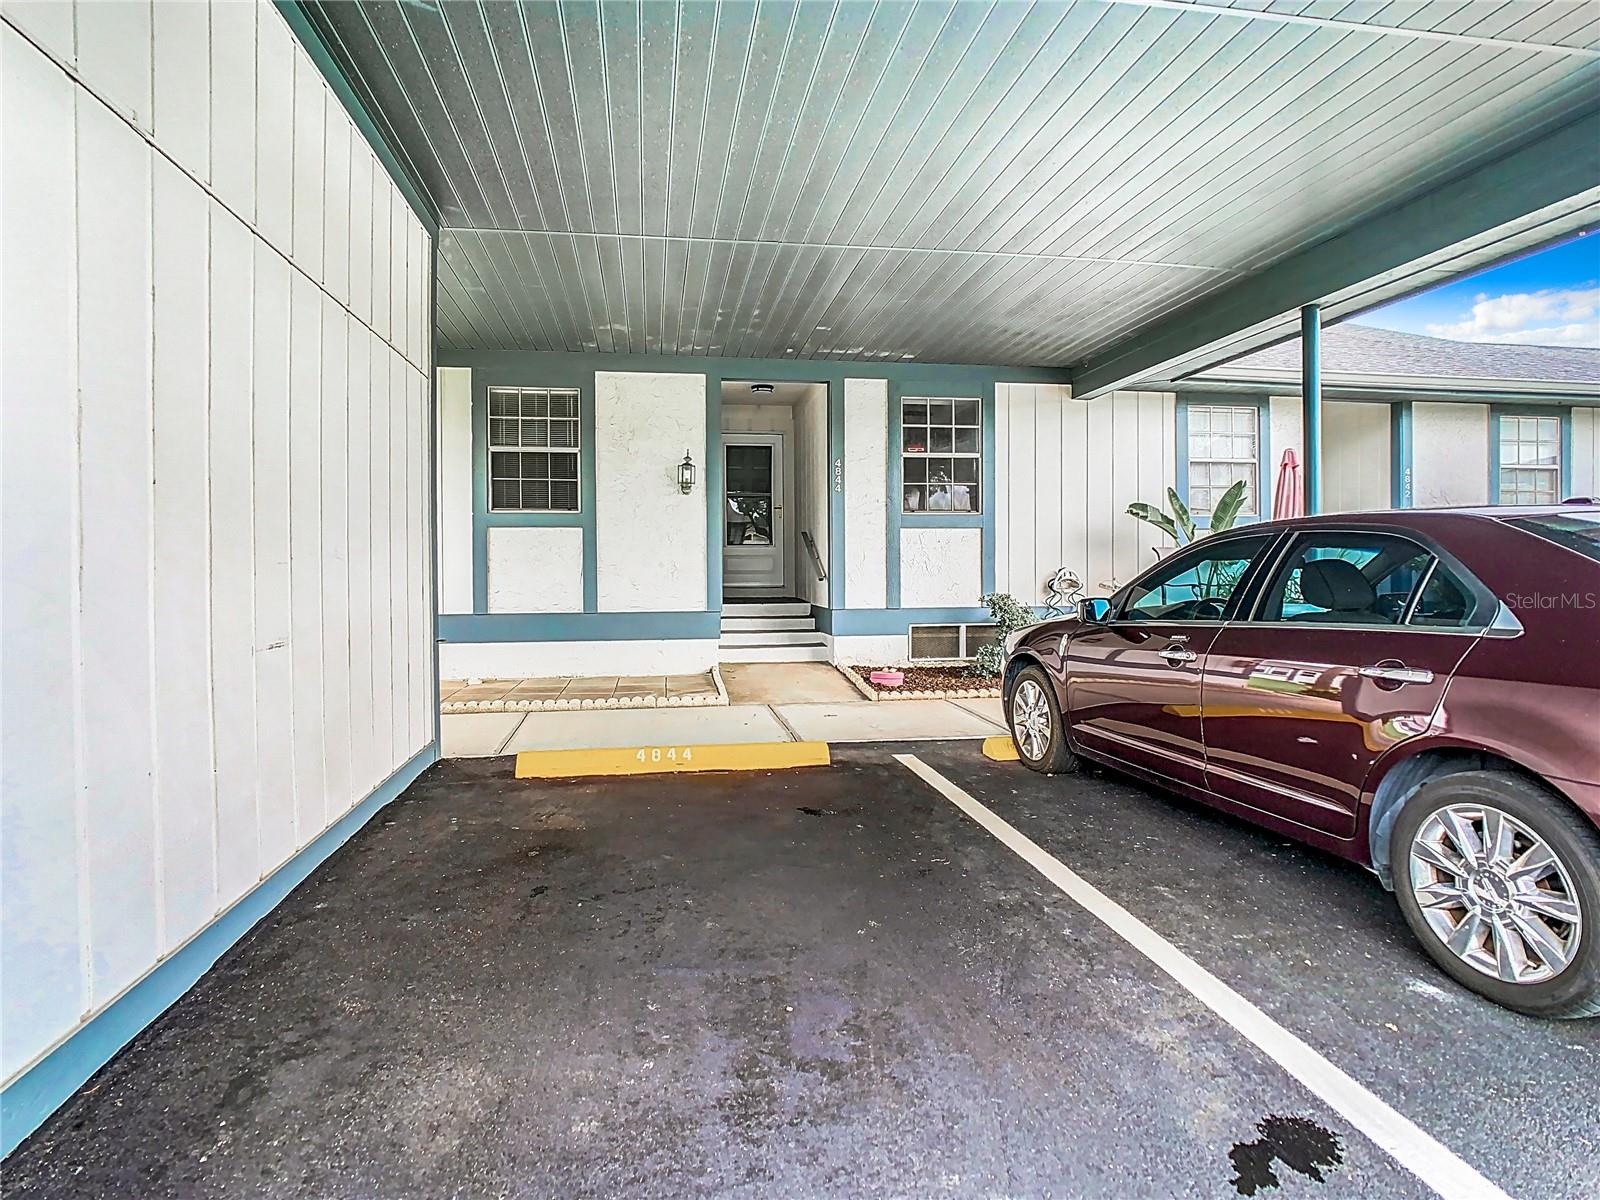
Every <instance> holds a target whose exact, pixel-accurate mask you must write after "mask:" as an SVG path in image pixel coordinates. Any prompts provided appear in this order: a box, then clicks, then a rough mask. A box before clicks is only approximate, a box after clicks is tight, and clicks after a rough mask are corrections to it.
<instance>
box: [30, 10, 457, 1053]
mask: <svg viewBox="0 0 1600 1200" xmlns="http://www.w3.org/2000/svg"><path fill="white" fill-rule="evenodd" d="M5 14H6V19H7V21H11V20H17V21H19V22H21V23H23V24H24V25H25V26H26V27H27V28H28V29H29V30H30V33H32V34H34V35H35V36H38V37H39V38H40V39H41V40H42V43H43V44H44V45H45V47H46V48H47V49H48V51H49V52H50V53H51V54H53V55H54V56H56V57H57V58H58V59H59V60H60V62H62V63H64V64H66V65H67V66H68V67H69V68H71V70H72V71H73V72H75V74H68V73H66V72H64V71H63V70H62V69H61V68H60V67H59V66H57V65H56V64H55V63H53V62H51V61H49V60H48V59H47V58H46V56H45V54H44V53H41V51H40V50H39V49H38V48H37V47H36V46H35V45H33V44H30V43H29V42H28V41H27V40H26V39H24V38H23V37H22V36H21V35H20V34H18V33H17V32H16V30H15V29H13V28H12V27H11V25H9V24H7V23H5V22H0V88H3V103H4V110H5V137H4V139H3V145H0V154H3V161H0V168H3V169H0V179H3V181H4V188H3V192H0V205H3V208H0V236H3V239H4V240H3V245H0V257H3V260H4V262H5V270H4V277H3V288H4V296H3V303H0V311H3V314H4V325H3V328H0V342H3V344H4V347H5V353H4V356H3V357H4V365H3V370H4V379H3V383H4V386H3V390H0V397H3V399H0V447H3V454H4V466H3V470H0V489H3V491H0V547H3V559H0V576H3V588H4V596H5V604H4V612H3V620H0V713H3V719H0V824H3V832H0V842H3V847H4V864H3V869H0V888H3V900H0V904H3V909H4V921H3V923H0V1005H3V1008H4V1013H5V1019H4V1022H3V1025H0V1075H3V1076H4V1077H5V1079H6V1080H7V1081H8V1082H9V1081H10V1080H11V1079H14V1078H15V1077H16V1075H17V1074H18V1073H19V1072H20V1071H23V1070H25V1069H26V1068H27V1067H28V1066H29V1065H30V1064H31V1063H33V1062H34V1061H36V1060H37V1059H38V1057H39V1056H40V1055H41V1054H43V1053H44V1052H46V1051H47V1050H49V1049H50V1048H51V1047H52V1046H53V1045H55V1044H56V1043H58V1042H59V1041H60V1040H61V1039H63V1038H65V1037H67V1036H69V1035H71V1034H72V1033H73V1032H74V1031H75V1030H76V1029H78V1028H79V1027H80V1026H82V1025H83V1024H84V1023H85V1022H86V1021H88V1020H89V1019H91V1018H93V1017H94V1016H96V1015H97V1014H98V1013H100V1012H101V1011H102V1010H104V1009H105V1007H106V1006H107V1005H108V1004H109V1003H110V1002H112V1001H113V1000H115V999H116V998H117V997H118V996H119V995H120V994H121V993H122V992H123V991H124V990H125V989H127V988H128V987H130V986H131V985H133V984H134V983H136V982H138V980H139V979H141V978H142V977H143V976H145V975H146V974H147V973H148V972H149V971H150V969H151V968H152V967H154V966H155V965H156V964H157V963H158V962H159V961H161V960H162V958H163V957H164V956H166V955H169V954H171V953H173V952H174V951H176V950H178V949H179V948H181V947H182V946H184V945H185V943H187V942H188V941H189V940H190V939H191V938H192V937H193V936H194V935H195V934H196V933H197V932H198V931H199V930H201V929H202V928H204V927H205V926H206V925H208V924H209V923H210V922H212V921H213V920H214V919H215V918H216V917H217V916H218V915H219V914H220V913H222V912H223V911H224V910H226V909H227V908H229V907H230V906H231V905H233V904H234V903H235V902H236V901H237V900H239V899H240V897H241V896H243V895H245V894H246V893H248V892H249V891H251V890H252V889H253V888H255V887H256V885H257V884H258V883H259V882H260V881H261V880H262V879H263V878H264V877H266V876H267V875H269V874H271V873H272V872H273V871H274V870H276V869H277V868H278V867H279V866H281V865H282V864H283V863H284V861H285V860H286V859H288V858H290V857H292V856H293V855H294V854H295V853H296V852H297V851H298V850H300V849H301V848H302V847H304V846H305V845H307V843H309V842H311V841H312V840H313V839H315V838H316V837H318V836H319V835H320V834H321V833H322V832H323V831H324V830H325V829H326V828H327V827H328V826H329V825H330V824H332V823H333V822H334V821H336V820H337V819H338V818H340V817H341V816H343V815H344V814H345V813H346V812H348V811H349V810H350V809H351V808H352V807H353V806H354V805H356V804H357V803H359V802H360V801H361V800H362V799H364V798H365V797H366V796H367V795H369V794H370V793H371V792H372V790H373V789H374V788H375V787H377V786H378V785H379V784H380V783H381V782H383V780H384V779H385V778H386V777H388V776H389V775H390V774H391V773H392V772H393V771H394V770H395V769H396V768H397V767H398V766H400V765H401V764H403V763H404V762H405V761H406V760H408V759H410V758H411V757H413V756H414V755H415V754H416V753H417V752H418V751H419V750H421V749H423V748H424V747H425V746H427V745H428V744H429V743H430V742H431V741H432V738H433V725H434V711H435V708H436V701H437V697H436V693H435V689H434V686H433V651H432V625H431V614H432V612H433V596H432V594H431V570H430V564H431V558H432V555H431V548H430V545H429V533H428V529H429V525H430V523H431V522H430V514H429V511H428V506H429V485H430V472H431V469H432V468H431V464H430V463H429V459H428V453H429V451H428V440H427V438H428V425H429V419H428V418H429V413H428V409H427V384H428V378H429V368H430V363H429V361H428V354H429V338H428V337H427V336H426V329H427V321H428V310H429V303H428V301H429V295H430V281H429V278H428V274H429V269H430V266H429V259H430V255H431V250H430V246H429V240H428V236H427V234H426V232H425V231H424V230H423V228H422V226H421V225H420V224H419V223H418V222H417V221H416V219H415V217H413V216H412V214H411V213H410V210H409V209H408V208H406V207H405V205H404V203H403V202H402V201H401V200H400V199H399V194H398V192H397V191H396V190H395V188H394V186H393V185H392V183H391V182H390V180H389V177H388V176H387V174H385V172H384V171H383V169H382V168H381V167H379V166H378V165H377V163H376V161H375V159H374V157H373V154H372V151H371V150H370V148H369V147H368V145H367V143H366V141H365V140H364V138H363V137H362V135H361V134H360V133H359V132H358V131H357V130H356V129H355V128H354V126H353V124H352V123H351V122H350V121H349V119H348V118H347V117H346V116H345V112H344V109H343V107H342V106H341V105H340V104H339V103H338V101H337V100H336V99H335V98H334V97H333V96H332V95H331V94H330V93H329V91H328V89H327V87H326V86H325V85H324V84H323V82H322V79H321V76H320V75H319V74H318V73H317V71H316V70H315V68H314V66H313V65H312V63H311V61H310V59H309V58H308V57H307V55H306V54H305V52H304V51H303V50H302V49H301V48H300V46H299V44H298V43H297V42H296V41H295V40H294V37H293V35H292V34H291V33H290V31H289V28H288V26H287V25H286V24H285V23H284V20H283V18H282V16H281V15H280V14H279V13H278V11H277V9H276V8H275V7H274V6H273V5H271V4H266V3H262V4H259V5H249V4H223V5H217V6H214V7H207V6H203V5H189V6H179V5H156V6H154V8H153V9H152V7H151V6H150V5H135V4H123V5H117V4H94V3H80V4H78V5H76V6H75V7H74V6H69V5H65V4H63V5H57V6H42V5H23V6H17V5H7V6H6V8H5ZM107 105H109V106H110V107H109V108H108V107H107ZM152 141H153V143H154V144H153V145H152ZM352 179H354V180H356V181H358V183H357V186H358V188H359V198H358V201H357V202H352V201H351V200H350V197H349V195H348V194H347V193H348V188H347V186H346V185H347V181H349V180H352ZM80 181H81V183H82V186H80Z"/></svg>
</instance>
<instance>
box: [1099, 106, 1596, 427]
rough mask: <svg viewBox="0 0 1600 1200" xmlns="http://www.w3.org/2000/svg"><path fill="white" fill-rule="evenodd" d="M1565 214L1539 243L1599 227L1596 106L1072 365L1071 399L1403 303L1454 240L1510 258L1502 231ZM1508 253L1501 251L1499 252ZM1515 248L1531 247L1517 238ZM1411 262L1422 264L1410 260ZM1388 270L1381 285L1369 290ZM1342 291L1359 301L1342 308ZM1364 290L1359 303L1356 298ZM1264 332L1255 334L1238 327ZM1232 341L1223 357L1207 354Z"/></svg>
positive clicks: (1491, 257)
mask: <svg viewBox="0 0 1600 1200" xmlns="http://www.w3.org/2000/svg"><path fill="white" fill-rule="evenodd" d="M1558 206H1565V210H1564V211H1563V212H1561V213H1558V214H1556V216H1555V217H1554V218H1553V219H1552V220H1549V221H1543V222H1541V223H1540V224H1539V230H1540V237H1541V239H1542V240H1543V241H1552V240H1555V239H1557V238H1559V237H1561V236H1563V235H1564V234H1568V233H1571V232H1573V231H1574V230H1577V229H1581V228H1584V227H1585V226H1586V225H1588V224H1591V223H1592V222H1593V219H1594V213H1595V210H1596V209H1597V208H1600V110H1596V111H1591V112H1589V113H1588V114H1586V115H1585V116H1583V117H1581V118H1579V119H1578V120H1576V121H1572V122H1570V123H1569V124H1566V125H1564V126H1562V127H1560V128H1558V129H1556V130H1554V131H1552V132H1550V133H1547V134H1545V135H1543V136H1542V137H1540V138H1538V139H1536V140H1534V141H1532V142H1529V143H1528V144H1526V145H1524V146H1522V147H1521V148H1520V149H1518V150H1515V151H1513V152H1511V153H1510V154H1507V155H1505V156H1503V157H1501V158H1498V159H1495V160H1494V161H1492V162H1489V163H1486V164H1484V165H1483V166H1480V167H1477V168H1475V169H1473V170H1471V171H1468V172H1467V173H1465V174H1463V175H1460V176H1458V177H1456V178H1455V179H1453V180H1451V181H1450V182H1448V183H1445V184H1441V185H1440V186H1439V187H1436V188H1434V189H1432V190H1430V191H1428V192H1425V193H1423V194H1422V195H1420V196H1417V197H1415V198H1414V199H1411V200H1408V201H1405V202H1403V203H1401V204H1399V205H1396V206H1395V207H1393V208H1391V209H1389V210H1387V211H1386V212H1384V213H1381V214H1379V215H1378V216H1376V217H1373V218H1372V219H1370V220H1368V221H1364V222H1362V223H1361V224H1359V225H1356V226H1354V227H1353V228H1351V229H1348V230H1346V231H1344V232H1343V233H1338V234H1335V235H1333V236H1331V237H1328V238H1326V239H1324V240H1323V241H1321V242H1319V243H1317V244H1316V245H1314V246H1311V247H1310V248H1308V249H1306V250H1302V251H1299V252H1298V253H1295V254H1292V255H1290V256H1289V257H1288V258H1286V259H1283V260H1282V261H1280V262H1278V263H1275V264H1274V265H1272V266H1270V267H1268V268H1266V269H1265V270H1263V271H1259V272H1257V273H1256V274H1254V275H1250V276H1248V277H1246V278H1244V279H1242V280H1240V281H1239V282H1237V283H1234V284H1232V285H1230V286H1229V287H1227V288H1225V289H1224V290H1222V291H1221V292H1218V293H1216V294H1215V295H1213V296H1211V297H1209V298H1207V299H1205V300H1202V301H1199V302H1197V303H1195V304H1192V305H1189V306H1187V307H1185V308H1183V309H1180V310H1178V311H1177V312H1175V313H1172V314H1171V315H1169V316H1167V317H1165V318H1164V319H1162V320H1161V321H1159V322H1157V323H1155V324H1153V325H1151V326H1148V327H1146V328H1145V329H1144V330H1142V331H1140V332H1137V333H1135V334H1133V335H1132V336H1131V337H1129V338H1127V339H1125V340H1124V341H1122V342H1121V343H1119V344H1118V345H1116V346H1113V347H1111V348H1110V349H1109V350H1107V351H1105V352H1104V353H1102V354H1097V355H1092V356H1091V357H1089V358H1088V359H1085V360H1084V361H1082V362H1079V363H1076V364H1074V366H1073V371H1072V385H1073V395H1074V397H1075V398H1077V399H1080V400H1086V399H1089V398H1090V397H1092V396H1096V395H1099V394H1101V393H1103V392H1108V391H1112V390H1115V389H1116V388H1118V387H1121V386H1124V385H1126V384H1129V383H1132V382H1135V381H1138V380H1142V379H1151V378H1167V379H1171V378H1176V377H1179V376H1181V375H1184V374H1187V373H1189V372H1191V371H1195V370H1199V369H1202V368H1204V367H1206V366H1209V365H1212V364H1213V363H1215V362H1217V361H1219V360H1222V359H1225V358H1231V357H1234V356H1236V355H1239V354H1243V353H1246V352H1247V351H1249V350H1253V349H1257V348H1259V347H1260V346H1264V345H1268V344H1270V343H1272V342H1275V341H1281V340H1282V339H1283V337H1284V336H1285V335H1286V334H1289V333H1291V332H1292V331H1293V327H1294V323H1295V321H1296V320H1297V318H1298V313H1299V310H1300V308H1301V307H1302V306H1304V305H1306V304H1312V303H1318V302H1321V303H1322V304H1323V309H1324V316H1325V317H1332V318H1337V317H1339V316H1343V315H1348V313H1349V312H1354V311H1359V310H1360V309H1364V308H1369V307H1372V306H1373V305H1375V304H1378V303H1381V302H1385V301H1388V300H1393V299H1397V298H1399V297H1400V296H1403V295H1408V294H1410V293H1411V292H1414V291H1418V290H1420V289H1421V288H1424V287H1429V286H1432V285H1434V284H1436V283H1438V282H1440V281H1441V273H1440V270H1439V262H1438V261H1437V258H1436V259H1435V261H1434V262H1432V263H1425V262H1424V260H1427V259H1428V258H1429V257H1430V256H1439V255H1441V254H1448V253H1449V252H1450V251H1451V250H1452V248H1453V247H1463V249H1467V248H1469V244H1470V243H1473V242H1474V240H1475V239H1477V244H1478V245H1477V252H1476V253H1474V254H1472V255H1471V256H1470V261H1462V260H1459V259H1458V260H1456V261H1454V262H1453V263H1452V264H1451V266H1452V269H1453V270H1455V271H1456V272H1460V271H1465V270H1475V269H1477V268H1479V267H1481V266H1486V265H1488V264H1489V263H1491V262H1493V261H1495V260H1497V259H1498V258H1500V257H1503V256H1504V254H1505V253H1507V252H1508V248H1509V246H1510V242H1509V240H1508V241H1507V242H1505V243H1502V242H1501V241H1500V240H1499V239H1498V237H1497V236H1496V231H1499V230H1502V229H1507V228H1508V227H1514V228H1515V229H1516V230H1517V231H1518V232H1522V231H1525V229H1526V222H1527V220H1528V218H1529V217H1530V216H1532V215H1533V214H1538V213H1540V212H1541V211H1542V210H1546V209H1551V208H1555V207H1558ZM1497 246H1499V247H1500V249H1499V250H1498V252H1497V251H1496V247H1497ZM1516 248H1520V249H1526V248H1531V247H1529V246H1527V245H1521V246H1518V247H1516ZM1413 264H1414V265H1415V266H1416V269H1415V270H1414V271H1408V270H1407V268H1408V266H1411V265H1413ZM1386 273H1389V274H1393V276H1394V277H1393V278H1392V279H1391V280H1389V281H1388V282H1386V283H1384V284H1382V285H1381V286H1377V287H1373V286H1363V285H1367V284H1368V283H1369V281H1372V280H1374V279H1375V277H1377V276H1380V275H1385V274H1386ZM1341 293H1348V294H1349V296H1350V297H1351V298H1352V302H1350V303H1348V304H1342V305H1338V306H1337V307H1336V305H1335V301H1336V300H1338V299H1340V294H1341ZM1354 297H1359V299H1358V300H1356V299H1353V298H1354ZM1244 330H1257V333H1256V336H1254V337H1253V338H1238V337H1236V336H1235V335H1238V334H1239V333H1240V331H1244ZM1224 341H1226V342H1227V349H1226V351H1225V352H1219V353H1217V354H1216V356H1215V357H1214V358H1211V359H1210V360H1207V359H1206V358H1205V357H1204V353H1205V352H1206V350H1207V348H1208V347H1215V346H1216V345H1217V344H1218V343H1222V342H1224Z"/></svg>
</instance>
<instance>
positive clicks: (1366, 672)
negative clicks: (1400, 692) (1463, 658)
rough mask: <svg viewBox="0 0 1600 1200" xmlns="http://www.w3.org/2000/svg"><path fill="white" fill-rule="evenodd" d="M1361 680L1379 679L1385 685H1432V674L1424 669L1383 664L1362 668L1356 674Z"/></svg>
mask: <svg viewBox="0 0 1600 1200" xmlns="http://www.w3.org/2000/svg"><path fill="white" fill-rule="evenodd" d="M1357 674H1359V675H1360V676H1361V677H1362V678H1363V679H1381V680H1383V681H1384V682H1385V683H1432V682H1433V672H1432V671H1429V670H1428V669H1426V668H1425V667H1397V666H1389V665H1387V664H1385V663H1378V664H1377V665H1376V666H1371V667H1362V668H1361V670H1360V671H1358V672H1357Z"/></svg>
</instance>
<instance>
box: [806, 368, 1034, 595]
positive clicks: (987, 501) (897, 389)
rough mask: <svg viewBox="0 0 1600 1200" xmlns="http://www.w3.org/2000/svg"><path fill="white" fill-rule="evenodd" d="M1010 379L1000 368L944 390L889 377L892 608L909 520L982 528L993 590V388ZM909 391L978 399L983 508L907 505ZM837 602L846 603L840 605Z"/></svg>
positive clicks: (984, 576)
mask: <svg viewBox="0 0 1600 1200" xmlns="http://www.w3.org/2000/svg"><path fill="white" fill-rule="evenodd" d="M1001 377H1003V378H1005V379H1006V380H1007V382H1011V381H1012V377H1011V373H1010V372H999V373H998V375H992V376H990V377H985V378H978V379H973V378H970V377H969V378H967V379H965V380H963V381H962V382H964V383H965V384H966V390H958V389H953V388H951V387H945V388H943V390H934V389H935V388H938V387H939V381H937V380H935V381H932V382H931V383H920V382H918V381H902V380H896V379H890V381H889V446H888V454H889V464H888V467H889V472H888V474H889V496H888V515H889V521H888V525H889V528H888V551H889V553H888V562H887V563H886V578H887V584H888V587H887V596H886V598H887V600H888V602H889V607H890V608H891V609H898V608H899V607H900V531H901V530H902V529H903V528H905V527H906V526H908V525H909V526H911V527H912V528H918V527H921V528H932V529H981V530H982V531H983V535H982V547H981V551H980V553H981V556H982V558H981V562H982V565H981V568H980V584H981V587H982V591H981V594H982V595H988V594H989V593H990V592H992V591H994V578H995V568H994V538H995V535H994V509H995V478H994V473H995V446H994V439H995V418H994V388H995V382H996V380H997V379H998V378H1001ZM907 396H912V397H917V396H927V397H929V398H931V399H940V400H942V399H947V398H948V399H953V400H976V401H978V409H979V421H980V422H981V424H982V437H983V444H982V446H981V447H980V450H981V451H982V455H983V458H982V476H983V477H982V479H981V480H980V481H979V484H978V506H979V509H980V511H978V512H975V513H955V512H950V513H946V512H920V513H908V512H906V511H905V493H904V491H903V490H902V485H903V483H904V461H905V460H904V459H903V457H902V456H901V450H902V447H903V445H904V438H903V435H902V422H903V417H904V411H903V403H902V402H903V401H904V399H905V398H906V397H907ZM836 607H842V605H841V606H836Z"/></svg>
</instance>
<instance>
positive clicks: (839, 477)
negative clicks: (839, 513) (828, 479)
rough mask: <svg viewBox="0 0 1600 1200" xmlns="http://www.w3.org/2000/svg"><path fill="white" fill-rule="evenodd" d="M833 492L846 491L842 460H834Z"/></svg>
mask: <svg viewBox="0 0 1600 1200" xmlns="http://www.w3.org/2000/svg"><path fill="white" fill-rule="evenodd" d="M833 490H834V491H836V492H842V491H844V459H842V458H836V459H834V460H833Z"/></svg>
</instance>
